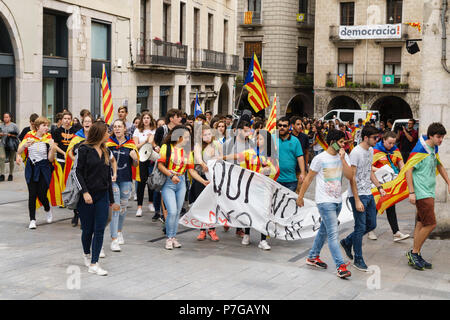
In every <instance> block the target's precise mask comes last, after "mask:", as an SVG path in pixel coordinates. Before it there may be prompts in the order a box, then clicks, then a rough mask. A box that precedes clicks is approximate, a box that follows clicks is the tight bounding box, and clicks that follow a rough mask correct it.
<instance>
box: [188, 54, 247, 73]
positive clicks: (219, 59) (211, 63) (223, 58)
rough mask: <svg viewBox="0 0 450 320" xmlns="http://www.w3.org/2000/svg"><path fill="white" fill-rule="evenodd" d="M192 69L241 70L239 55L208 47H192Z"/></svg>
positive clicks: (233, 71)
mask: <svg viewBox="0 0 450 320" xmlns="http://www.w3.org/2000/svg"><path fill="white" fill-rule="evenodd" d="M191 69H193V70H198V71H207V70H217V71H219V72H231V73H237V72H238V71H239V56H237V55H230V54H226V53H224V52H218V51H213V50H208V49H192V61H191Z"/></svg>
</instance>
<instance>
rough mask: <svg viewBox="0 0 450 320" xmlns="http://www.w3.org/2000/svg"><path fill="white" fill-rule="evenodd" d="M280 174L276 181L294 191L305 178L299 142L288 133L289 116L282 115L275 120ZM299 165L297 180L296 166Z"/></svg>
mask: <svg viewBox="0 0 450 320" xmlns="http://www.w3.org/2000/svg"><path fill="white" fill-rule="evenodd" d="M277 127H278V134H279V138H278V150H279V165H280V176H279V177H278V179H277V182H278V183H279V184H281V185H283V186H285V187H286V188H288V189H290V190H292V191H293V192H295V190H296V189H297V185H299V186H300V185H301V183H302V182H303V179H304V178H305V162H304V160H303V151H302V147H301V145H300V142H299V140H298V139H296V138H292V137H291V135H290V134H289V118H288V117H283V118H281V119H279V120H278V122H277ZM297 165H298V166H299V167H300V176H299V177H298V180H297V175H296V167H297Z"/></svg>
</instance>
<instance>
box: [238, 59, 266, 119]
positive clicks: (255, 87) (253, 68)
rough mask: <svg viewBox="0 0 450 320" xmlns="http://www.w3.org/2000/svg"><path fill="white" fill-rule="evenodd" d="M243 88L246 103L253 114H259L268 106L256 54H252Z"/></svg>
mask: <svg viewBox="0 0 450 320" xmlns="http://www.w3.org/2000/svg"><path fill="white" fill-rule="evenodd" d="M244 86H245V88H246V89H247V91H248V102H249V103H250V105H251V106H252V107H253V109H254V110H255V112H259V111H261V110H264V109H265V108H267V107H268V106H270V101H269V97H268V96H267V90H266V85H265V83H264V79H263V74H262V71H261V66H260V65H259V62H258V58H257V57H256V54H253V58H252V61H251V63H250V67H249V68H248V73H247V77H246V78H245V82H244Z"/></svg>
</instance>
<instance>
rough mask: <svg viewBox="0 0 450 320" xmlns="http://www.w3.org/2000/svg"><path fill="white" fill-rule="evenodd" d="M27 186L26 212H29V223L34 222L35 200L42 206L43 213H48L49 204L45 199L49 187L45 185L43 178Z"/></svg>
mask: <svg viewBox="0 0 450 320" xmlns="http://www.w3.org/2000/svg"><path fill="white" fill-rule="evenodd" d="M27 185H28V210H29V212H30V221H31V220H36V199H37V198H39V201H40V202H41V203H42V205H43V206H44V209H45V211H50V204H49V202H48V199H47V191H48V188H49V186H48V185H47V184H46V183H45V180H44V177H43V176H42V174H41V176H40V177H39V181H38V182H34V181H31V182H30V183H28V184H27Z"/></svg>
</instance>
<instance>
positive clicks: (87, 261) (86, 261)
mask: <svg viewBox="0 0 450 320" xmlns="http://www.w3.org/2000/svg"><path fill="white" fill-rule="evenodd" d="M83 259H84V265H85V266H86V267H89V266H90V265H91V255H90V254H83Z"/></svg>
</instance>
